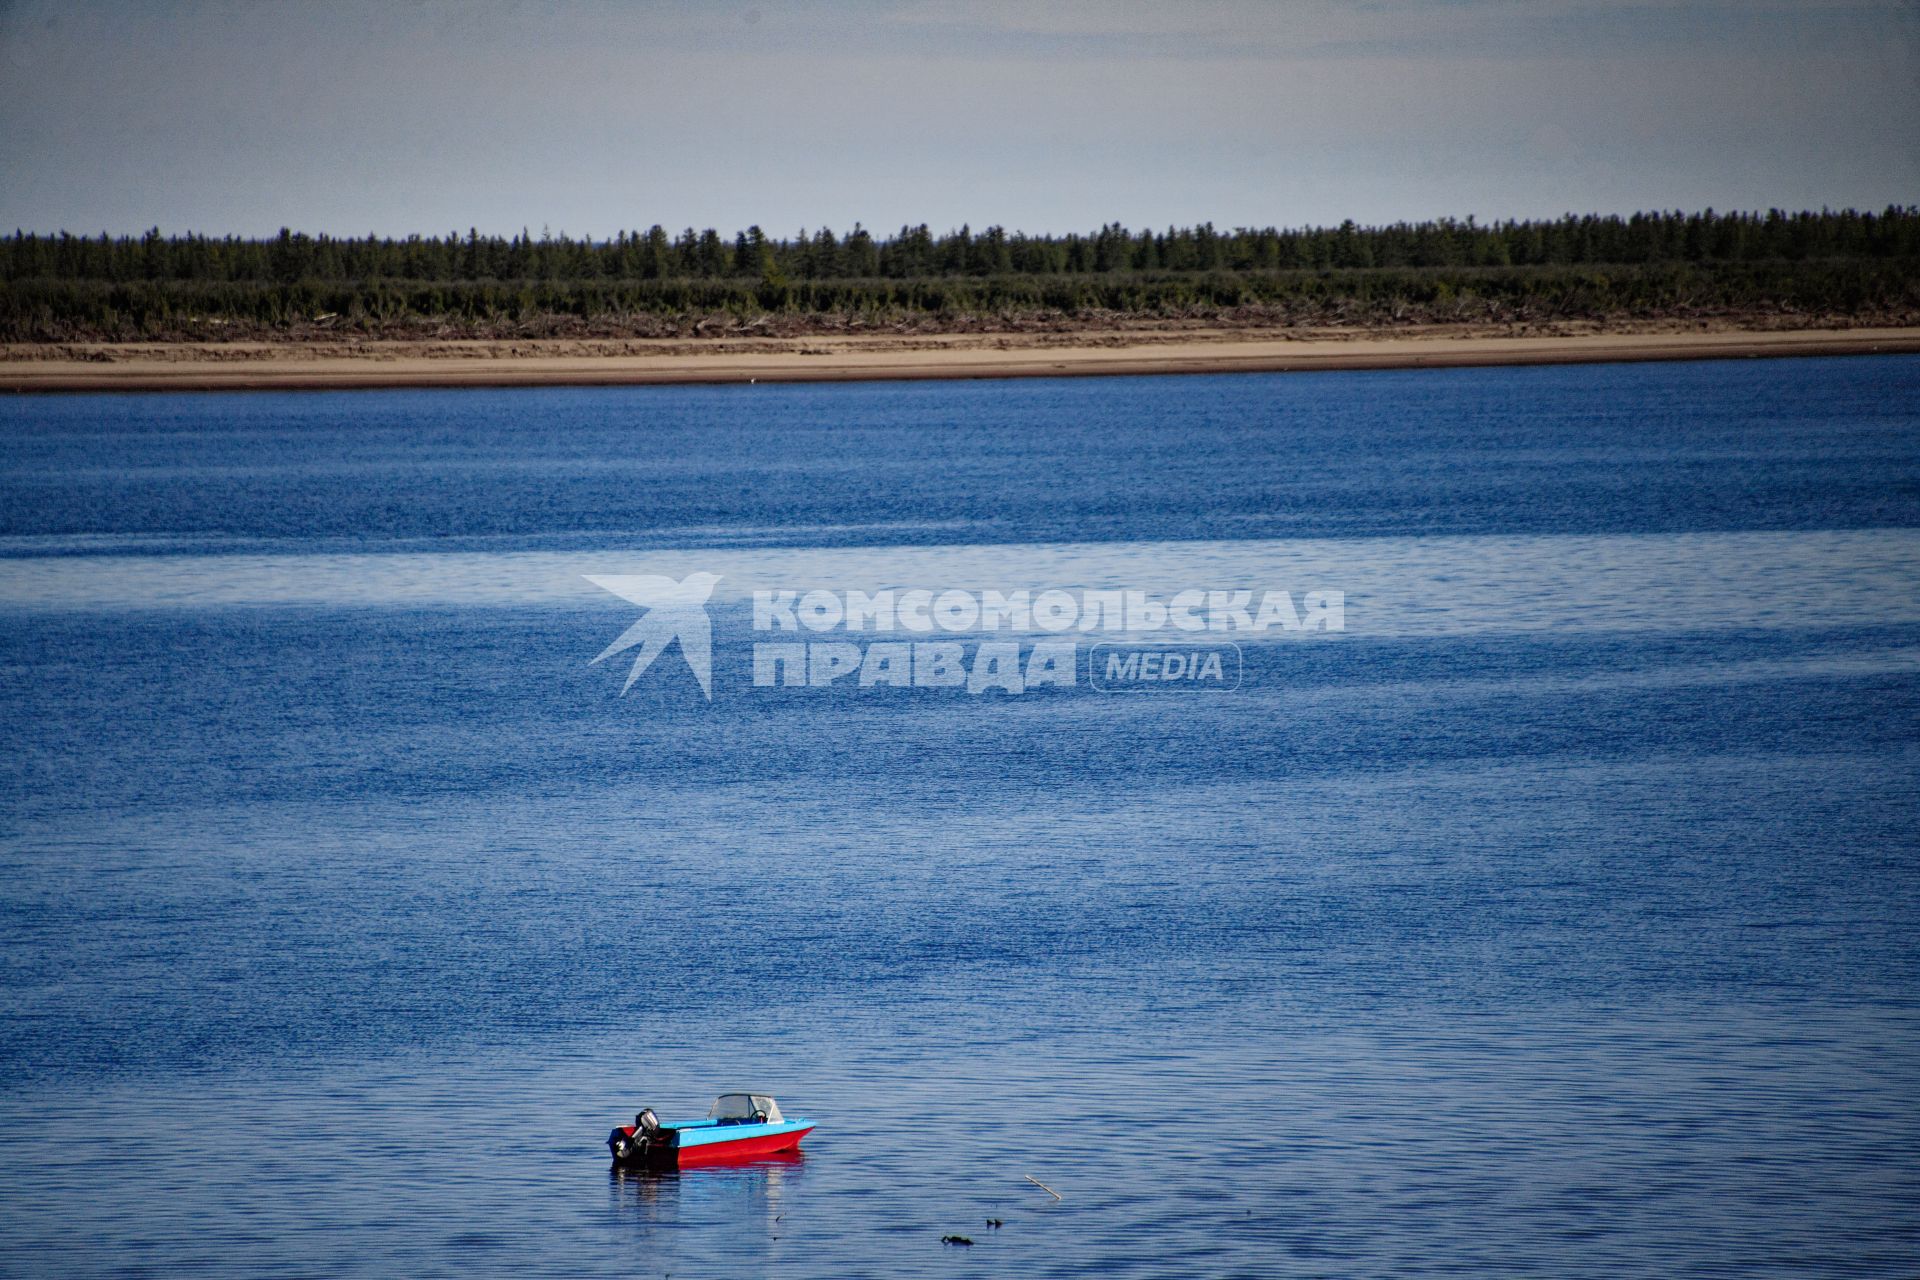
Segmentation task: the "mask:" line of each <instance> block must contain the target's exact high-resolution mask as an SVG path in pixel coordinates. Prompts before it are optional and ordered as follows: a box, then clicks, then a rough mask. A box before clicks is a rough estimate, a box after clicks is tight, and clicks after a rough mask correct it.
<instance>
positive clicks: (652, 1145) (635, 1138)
mask: <svg viewBox="0 0 1920 1280" xmlns="http://www.w3.org/2000/svg"><path fill="white" fill-rule="evenodd" d="M664 1136H665V1135H664V1133H663V1132H662V1130H661V1128H660V1117H659V1116H656V1115H655V1114H653V1108H652V1107H642V1108H641V1109H640V1114H639V1115H637V1116H635V1117H634V1118H633V1124H632V1126H631V1127H628V1126H626V1125H622V1126H621V1127H620V1128H618V1129H615V1130H614V1131H613V1132H612V1133H610V1134H608V1135H607V1150H609V1151H611V1152H612V1153H613V1161H614V1163H615V1164H629V1163H637V1162H639V1161H643V1160H645V1159H646V1158H647V1157H648V1156H650V1155H652V1154H653V1153H654V1152H655V1151H656V1150H658V1149H659V1147H660V1146H661V1139H662V1138H663V1137H664Z"/></svg>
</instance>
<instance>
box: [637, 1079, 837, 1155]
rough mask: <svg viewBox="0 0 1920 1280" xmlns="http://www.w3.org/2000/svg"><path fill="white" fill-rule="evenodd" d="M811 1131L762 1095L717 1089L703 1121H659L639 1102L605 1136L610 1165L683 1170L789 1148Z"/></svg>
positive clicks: (810, 1125)
mask: <svg viewBox="0 0 1920 1280" xmlns="http://www.w3.org/2000/svg"><path fill="white" fill-rule="evenodd" d="M812 1132H813V1121H811V1120H807V1119H803V1118H801V1117H798V1116H795V1117H793V1118H791V1119H789V1118H788V1117H786V1116H783V1115H782V1114H780V1104H779V1103H778V1102H775V1101H774V1100H773V1099H772V1098H771V1097H769V1096H768V1095H767V1094H764V1093H723V1094H721V1095H720V1096H719V1097H718V1098H715V1099H714V1101H713V1107H712V1109H711V1110H709V1111H708V1112H707V1118H706V1119H704V1120H681V1121H676V1122H674V1123H672V1124H663V1123H661V1121H660V1118H659V1117H658V1116H656V1115H655V1114H654V1113H653V1108H652V1107H643V1108H642V1109H641V1111H640V1114H639V1115H636V1116H635V1117H634V1118H633V1123H632V1124H623V1125H621V1126H620V1127H619V1128H617V1129H615V1130H614V1131H613V1132H612V1133H610V1134H608V1135H607V1150H608V1151H610V1152H612V1153H613V1162H614V1163H615V1164H616V1165H621V1166H626V1167H634V1166H650V1167H654V1168H681V1169H684V1168H686V1167H688V1166H689V1165H701V1164H720V1163H723V1162H726V1161H733V1160H752V1159H756V1158H759V1157H761V1156H771V1155H775V1154H777V1153H779V1152H782V1151H793V1150H795V1149H797V1148H798V1147H799V1146H800V1140H801V1139H802V1138H804V1137H806V1136H807V1135H808V1134H809V1133H812Z"/></svg>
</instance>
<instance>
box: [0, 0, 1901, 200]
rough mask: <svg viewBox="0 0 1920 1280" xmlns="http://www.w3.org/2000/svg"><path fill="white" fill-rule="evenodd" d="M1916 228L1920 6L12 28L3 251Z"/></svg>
mask: <svg viewBox="0 0 1920 1280" xmlns="http://www.w3.org/2000/svg"><path fill="white" fill-rule="evenodd" d="M1915 203H1920V3H1916V2H1915V0H1898V2H1889V0H1799V2H1797V3H1788V2H1786V0H1613V2H1605V3H1603V2H1601V0H1368V2H1366V3H1333V2H1331V0H1300V2H1299V3H1256V2H1253V0H1180V2H1179V3H1169V2H1141V3H1133V2H1130V0H1128V2H1121V0H1052V2H1048V0H1025V2H1014V0H906V2H904V3H871V4H863V3H852V2H851V0H825V2H822V3H815V4H791V5H786V4H779V3H775V2H774V0H740V2H735V0H720V2H718V3H710V4H708V3H703V4H691V3H657V4H648V3H631V4H615V3H611V2H608V0H541V2H538V3H535V2H532V0H526V2H516V0H418V2H413V3H408V2H405V0H385V2H374V3H359V2H352V3H325V2H323V0H312V2H310V3H295V2H293V0H286V2H281V0H251V2H241V3H222V2H208V3H197V2H192V0H184V2H180V3H167V2H166V0H144V2H129V3H110V2H106V0H0V228H5V229H7V230H11V229H13V228H15V227H19V228H24V229H27V230H31V231H59V230H66V231H72V232H75V233H88V234H99V233H100V232H101V231H108V232H112V233H115V234H121V233H137V232H139V231H143V230H145V229H146V228H148V227H153V226H158V227H160V228H161V229H162V230H163V231H166V232H169V233H179V232H186V231H196V232H204V233H209V234H230V233H231V234H241V235H270V234H272V233H274V232H276V231H277V230H278V229H279V228H280V227H283V226H288V227H292V228H294V229H296V230H304V231H309V232H315V233H320V232H326V233H331V234H354V235H364V234H366V233H368V232H377V233H379V234H382V235H406V234H411V233H416V232H417V233H422V234H432V233H445V232H448V231H454V230H458V231H460V232H463V233H464V232H465V231H466V230H467V229H468V228H469V227H475V228H478V229H479V230H480V231H482V232H487V233H500V234H511V233H515V232H518V231H520V230H521V229H523V228H525V229H528V230H530V231H532V232H533V233H534V234H536V235H538V234H540V233H541V232H542V231H551V232H553V233H554V234H559V233H561V232H566V233H569V234H572V235H575V236H581V235H588V236H593V237H596V238H597V237H602V236H610V235H612V234H614V233H615V232H617V231H619V230H622V229H631V228H642V229H643V228H645V227H647V226H650V225H652V224H653V223H656V222H658V223H660V224H662V225H664V226H666V227H667V228H668V229H669V230H673V231H677V230H678V229H680V228H682V227H686V226H694V227H702V228H704V227H707V226H713V227H716V228H719V229H720V230H721V231H722V232H724V233H728V234H730V233H731V232H732V231H734V230H738V229H740V228H743V227H745V226H748V225H750V224H758V225H761V226H763V227H765V228H766V229H767V230H768V231H769V232H770V233H773V234H779V235H790V234H792V233H794V232H796V231H798V230H799V229H801V228H803V227H804V228H818V227H820V226H823V225H824V226H830V227H832V228H834V229H835V230H836V231H842V232H844V231H845V230H847V229H848V228H849V227H851V226H852V225H853V223H854V222H855V221H856V220H857V221H860V222H862V223H864V225H866V226H867V227H868V228H870V229H873V230H876V231H880V232H889V231H892V230H894V229H896V228H898V227H900V226H901V225H903V224H909V223H920V222H926V223H928V224H930V225H931V226H932V227H933V228H934V230H936V231H941V230H946V229H949V228H953V227H957V226H960V225H961V224H963V223H964V224H969V225H971V226H972V227H974V228H975V229H978V228H981V227H984V226H988V225H994V224H999V225H1002V226H1005V227H1007V228H1009V229H1010V230H1023V231H1031V232H1056V233H1057V232H1066V231H1075V230H1088V229H1091V228H1094V227H1097V226H1099V225H1101V224H1104V223H1107V222H1112V221H1119V222H1123V223H1126V224H1127V225H1129V226H1133V227H1141V226H1154V227H1164V226H1169V225H1183V226H1184V225H1190V224H1194V223H1198V222H1208V221H1210V222H1212V223H1214V224H1215V225H1216V226H1220V227H1235V226H1269V225H1273V226H1283V227H1284V226H1303V225H1331V224H1337V223H1339V222H1340V221H1342V220H1343V219H1346V218H1352V219H1355V220H1356V221H1358V222H1361V223H1382V222H1392V221H1397V220H1401V219H1420V218H1428V217H1439V216H1454V217H1464V216H1467V215H1469V214H1471V215H1474V216H1477V217H1479V218H1481V219H1494V218H1506V217H1550V216H1557V215H1559V214H1561V213H1565V212H1580V213H1585V212H1600V213H1628V212H1632V211H1634V210H1638V209H1675V208H1680V209H1689V210H1691V209H1700V208H1705V207H1713V208H1716V209H1736V208H1742V209H1766V208H1771V207H1776V206H1777V207H1781V208H1788V209H1803V208H1811V209H1818V208H1821V207H1832V208H1841V207H1846V206H1853V207H1858V208H1880V207H1884V206H1886V205H1888V204H1915Z"/></svg>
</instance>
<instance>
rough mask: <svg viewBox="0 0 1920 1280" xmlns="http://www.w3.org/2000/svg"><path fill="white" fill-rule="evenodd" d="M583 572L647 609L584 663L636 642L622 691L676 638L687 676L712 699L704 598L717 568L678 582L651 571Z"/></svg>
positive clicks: (710, 639)
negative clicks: (690, 672) (637, 649)
mask: <svg viewBox="0 0 1920 1280" xmlns="http://www.w3.org/2000/svg"><path fill="white" fill-rule="evenodd" d="M585 577H586V579H587V581H588V582H591V583H592V584H593V585H594V586H596V587H599V588H600V589H602V590H603V591H611V592H613V594H615V595H617V596H619V597H620V598H621V599H622V600H628V601H631V602H632V603H634V604H637V605H639V606H640V607H641V608H643V609H645V610H646V611H647V612H646V613H645V614H644V615H643V616H642V617H641V619H640V621H638V622H636V623H634V624H633V625H632V626H630V627H628V628H627V629H626V630H625V631H623V632H621V633H620V638H619V639H617V640H615V641H614V642H613V643H612V644H610V645H608V646H607V647H606V648H605V649H604V650H602V651H601V653H600V656H599V657H597V658H595V659H594V660H593V662H589V663H588V664H587V665H588V666H593V665H594V664H595V663H599V662H604V661H605V660H606V659H608V658H611V657H612V656H613V655H614V654H616V653H623V652H625V651H626V650H628V649H631V648H633V646H635V645H639V646H640V652H639V653H636V654H635V655H633V669H632V670H630V671H628V672H627V682H626V684H624V685H622V686H621V688H620V692H621V694H623V695H624V694H625V693H626V692H627V690H628V689H631V688H633V682H634V681H635V680H638V679H639V678H640V675H641V673H642V672H644V671H645V670H646V669H647V668H648V667H650V666H652V665H653V660H654V659H655V658H657V657H659V656H660V655H661V654H662V653H663V652H665V651H666V647H667V646H668V645H670V644H672V643H673V642H674V641H675V640H678V641H679V642H680V654H681V656H682V657H684V658H685V659H686V660H687V665H688V666H689V667H691V668H693V678H694V679H695V680H698V681H699V682H700V692H702V693H704V694H706V695H707V701H709V702H711V701H713V620H712V619H711V618H709V617H708V616H707V601H708V599H710V598H711V597H712V595H713V587H714V584H715V583H717V582H719V581H720V575H719V574H715V573H690V574H688V575H687V576H686V577H684V578H682V579H681V580H680V581H678V582H675V581H674V580H673V579H672V578H663V577H660V576H659V575H657V574H635V575H631V576H624V577H623V576H617V575H615V576H605V577H596V576H595V575H593V574H586V575H585Z"/></svg>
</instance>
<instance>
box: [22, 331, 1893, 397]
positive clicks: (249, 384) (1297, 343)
mask: <svg viewBox="0 0 1920 1280" xmlns="http://www.w3.org/2000/svg"><path fill="white" fill-rule="evenodd" d="M1892 352H1920V328H1902V329H1824V330H1818V329H1815V330H1774V331H1760V332H1756V331H1741V330H1724V331H1718V332H1708V331H1673V330H1667V331H1658V330H1648V331H1642V332H1633V331H1626V332H1584V333H1582V332H1567V333H1553V334H1541V335H1518V336H1516V335H1513V334H1510V333H1501V332H1487V331H1476V330H1473V329H1469V328H1463V327H1448V328H1443V329H1434V330H1428V331H1419V330H1393V331H1390V332H1366V331H1357V332H1339V331H1322V332H1299V331H1288V332H1286V333H1275V332H1271V331H1266V332H1262V331H1249V330H1244V329H1241V330H1204V329H1196V330H1185V331H1172V332H1154V331H1145V332H1131V331H1129V332H1110V333H1102V332H1082V333H1039V334H1031V333H1023V334H956V335H899V336H888V335H878V336H876V335H862V336H858V337H810V338H786V339H776V338H758V339H756V338H712V339H698V340H687V339H557V340H548V341H533V340H529V341H493V340H486V341H453V340H449V341H420V342H391V341H387V342H375V341H366V342H356V341H352V340H340V341H320V342H307V343H297V344H295V343H241V342H236V343H205V344H196V343H171V344H163V343H130V344H107V343H99V344H65V345H48V346H28V345H21V346H12V347H4V348H0V390H8V391H175V390H178V391H187V390H263V389H319V388H338V387H442V386H445V387H512V386H617V385H624V384H646V383H699V382H828V381H854V380H866V379H918V378H1014V377H1066V376H1079V375H1099V374H1147V373H1153V374H1160V373H1227V372H1274V371H1292V370H1315V369H1405V368H1444V367H1449V366H1472V365H1521V364H1582V363H1595V362H1607V361H1622V360H1701V359H1742V358H1755V357H1762V356H1805V355H1857V354H1866V353H1892Z"/></svg>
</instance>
